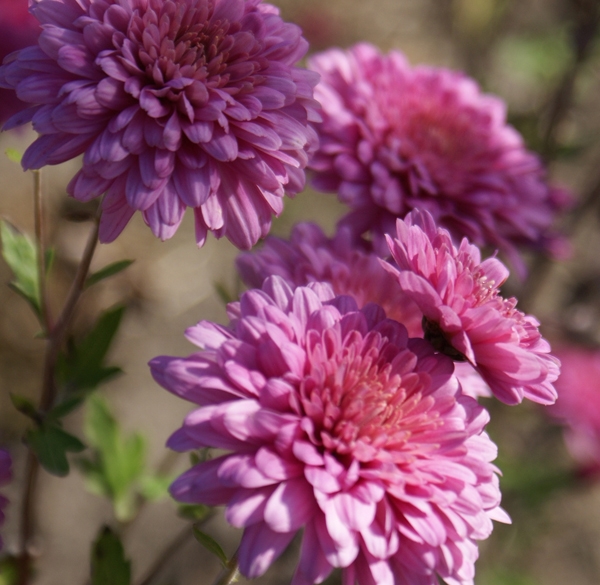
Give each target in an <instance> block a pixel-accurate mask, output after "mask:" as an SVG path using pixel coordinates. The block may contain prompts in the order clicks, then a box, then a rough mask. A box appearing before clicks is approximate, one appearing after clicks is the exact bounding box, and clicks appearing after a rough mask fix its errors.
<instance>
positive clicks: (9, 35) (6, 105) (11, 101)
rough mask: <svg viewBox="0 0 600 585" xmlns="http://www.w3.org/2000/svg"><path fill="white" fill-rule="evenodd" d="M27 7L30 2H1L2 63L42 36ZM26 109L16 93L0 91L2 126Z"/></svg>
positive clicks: (9, 0) (0, 47) (24, 0)
mask: <svg viewBox="0 0 600 585" xmlns="http://www.w3.org/2000/svg"><path fill="white" fill-rule="evenodd" d="M27 6H28V0H0V63H1V62H2V60H3V59H4V57H6V56H7V55H10V53H12V52H13V51H18V50H19V49H23V48H24V47H27V46H29V45H32V44H33V43H35V42H36V40H37V38H38V35H39V34H40V31H41V29H40V25H39V23H38V21H37V20H36V19H35V18H34V17H33V16H32V15H31V14H29V10H28V8H27ZM24 107H25V104H24V103H23V102H22V101H21V100H20V99H18V98H17V96H16V95H15V92H14V91H8V90H6V89H0V124H2V123H4V122H5V121H6V120H8V118H10V117H11V116H12V115H13V114H15V113H17V112H18V111H19V110H21V109H23V108H24Z"/></svg>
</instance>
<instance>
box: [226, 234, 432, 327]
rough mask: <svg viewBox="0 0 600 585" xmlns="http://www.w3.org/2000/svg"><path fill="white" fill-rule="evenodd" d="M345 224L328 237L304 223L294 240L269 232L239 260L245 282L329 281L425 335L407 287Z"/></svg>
mask: <svg viewBox="0 0 600 585" xmlns="http://www.w3.org/2000/svg"><path fill="white" fill-rule="evenodd" d="M349 236H350V234H349V233H348V230H346V229H341V230H338V231H337V232H336V234H335V235H334V237H333V238H328V237H327V236H326V235H325V234H324V233H323V231H322V230H321V228H319V227H318V226H317V225H315V224H311V223H299V224H296V225H295V226H294V228H293V229H292V234H291V236H290V239H289V241H287V240H283V239H281V238H276V237H273V236H269V237H268V238H267V239H266V240H265V243H264V245H263V247H262V248H261V249H260V250H254V251H252V252H245V253H243V254H240V256H239V257H238V259H237V262H236V263H237V268H238V270H239V272H240V274H241V276H242V279H243V281H244V282H245V283H246V284H247V285H248V286H250V287H252V288H260V287H261V286H262V283H263V281H264V280H265V278H267V277H268V276H274V275H277V276H281V277H282V278H284V279H285V281H286V282H287V283H288V284H289V285H290V286H292V287H297V286H305V285H307V284H309V283H310V282H327V283H329V284H331V286H332V287H333V290H334V292H335V293H336V294H338V295H350V296H352V297H353V298H354V300H355V301H356V302H357V304H358V306H359V307H363V306H364V305H366V304H367V303H376V304H378V305H380V306H381V307H382V308H383V309H384V310H385V312H386V314H387V316H388V317H389V318H390V319H394V320H396V321H399V322H400V323H402V324H403V325H404V326H405V327H406V328H407V330H408V333H409V335H410V336H411V337H422V336H423V332H422V329H421V317H422V315H421V312H420V310H419V308H418V307H417V306H416V305H415V303H414V302H413V301H412V300H411V299H410V298H409V297H408V296H407V295H406V294H404V293H403V292H402V289H401V288H400V285H399V284H398V282H397V280H396V279H395V278H394V277H393V276H392V275H390V274H389V273H388V272H387V271H386V270H385V269H384V268H383V267H382V266H381V263H380V262H379V258H378V257H377V256H376V255H375V254H372V253H369V252H368V251H367V250H366V248H365V249H363V250H360V249H359V248H358V247H357V246H356V245H355V244H353V243H352V242H351V241H350V237H349Z"/></svg>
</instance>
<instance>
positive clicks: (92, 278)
mask: <svg viewBox="0 0 600 585" xmlns="http://www.w3.org/2000/svg"><path fill="white" fill-rule="evenodd" d="M132 263H133V260H119V261H118V262H114V263H113V264H109V265H108V266H105V267H104V268H102V269H101V270H98V272H94V273H93V274H90V275H89V276H88V278H87V280H86V281H85V286H86V287H89V286H92V285H94V284H96V283H97V282H100V281H101V280H104V279H105V278H108V277H109V276H113V275H115V274H118V273H119V272H121V271H123V270H125V269H126V268H127V267H129V266H130V265H131V264H132Z"/></svg>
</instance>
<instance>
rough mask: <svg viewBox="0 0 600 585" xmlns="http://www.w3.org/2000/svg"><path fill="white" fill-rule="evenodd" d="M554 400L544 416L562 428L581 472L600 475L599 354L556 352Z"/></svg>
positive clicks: (579, 350)
mask: <svg viewBox="0 0 600 585" xmlns="http://www.w3.org/2000/svg"><path fill="white" fill-rule="evenodd" d="M556 355H557V356H558V357H559V358H560V361H561V372H560V377H559V378H558V380H557V381H556V390H557V391H558V399H557V401H556V404H553V405H552V406H550V407H549V408H548V412H549V413H550V414H551V415H552V416H553V417H554V418H556V419H557V420H559V421H560V422H561V423H562V424H564V437H565V442H566V444H567V448H568V449H569V452H570V453H571V455H572V456H573V457H574V459H575V460H576V461H578V462H579V463H580V464H581V465H582V467H583V469H584V471H588V472H590V473H594V474H599V473H600V352H599V351H598V350H589V349H583V348H577V347H563V348H559V349H558V350H557V352H556Z"/></svg>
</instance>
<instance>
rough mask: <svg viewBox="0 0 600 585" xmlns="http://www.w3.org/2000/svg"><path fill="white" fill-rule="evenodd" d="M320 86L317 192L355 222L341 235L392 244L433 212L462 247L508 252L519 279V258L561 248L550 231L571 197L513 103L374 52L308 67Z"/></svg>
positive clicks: (365, 48)
mask: <svg viewBox="0 0 600 585" xmlns="http://www.w3.org/2000/svg"><path fill="white" fill-rule="evenodd" d="M309 66H310V68H312V69H314V70H315V71H317V72H318V73H320V74H321V83H320V84H319V85H318V86H317V88H316V90H315V96H316V97H317V99H318V100H320V101H321V103H322V104H323V117H324V122H323V124H322V126H321V129H320V139H321V144H320V148H319V151H318V153H317V154H316V155H315V157H314V159H313V160H312V162H311V166H312V168H313V169H314V170H315V171H316V177H315V180H314V184H315V186H316V187H317V188H320V189H322V190H324V191H333V192H337V193H338V196H339V198H340V200H341V201H342V202H344V203H346V204H348V205H349V206H350V208H351V212H350V213H349V214H348V215H347V216H346V217H345V218H344V219H343V221H342V223H343V224H344V225H348V226H351V227H352V229H353V230H354V231H355V232H356V233H358V234H362V233H365V232H368V233H370V234H371V236H372V237H373V239H374V241H375V243H376V245H378V248H379V251H380V252H381V254H382V255H383V254H385V252H386V250H385V242H383V234H386V233H393V232H394V222H395V220H396V218H398V217H399V218H403V217H404V216H405V215H406V214H407V213H408V212H409V211H411V210H412V209H426V210H428V211H429V212H430V213H431V214H432V215H433V217H434V218H435V220H436V222H438V223H440V224H441V225H443V226H445V227H446V228H448V229H449V230H450V231H451V232H452V234H453V235H454V236H455V237H457V238H462V237H463V236H467V237H468V238H469V239H470V240H471V241H473V242H475V243H476V244H478V245H489V246H492V247H493V248H500V249H501V250H503V251H504V252H506V253H507V254H508V255H509V257H510V259H511V261H512V262H513V263H515V264H516V265H517V266H518V267H519V269H520V270H521V272H523V271H524V265H523V263H522V260H521V259H520V257H519V255H518V252H517V246H520V245H529V246H536V247H540V246H541V247H550V248H553V249H557V248H560V245H559V241H557V238H556V237H555V236H554V235H553V234H552V232H551V230H550V226H551V224H552V222H553V220H554V218H555V216H556V211H557V210H558V209H559V208H562V207H564V206H565V204H566V202H567V201H568V199H569V197H568V196H567V195H566V193H565V192H564V191H563V190H559V189H554V188H551V187H548V185H547V184H546V182H545V173H544V169H543V167H542V165H541V163H540V161H539V159H538V158H537V156H536V155H534V154H533V153H531V152H529V151H527V150H526V148H525V146H524V144H523V140H522V139H521V137H520V135H519V134H518V133H517V132H516V131H515V130H514V128H512V127H510V126H508V125H507V124H506V111H505V105H504V103H503V102H502V101H501V100H499V99H498V98H495V97H492V96H489V95H482V94H481V93H480V91H479V88H478V87H477V84H476V83H475V82H474V81H473V80H472V79H469V78H468V77H466V76H465V75H463V74H461V73H457V72H453V71H450V70H447V69H436V68H432V67H424V66H420V67H414V68H411V67H410V65H409V64H408V62H407V61H406V59H405V58H404V56H403V55H402V54H401V53H399V52H398V51H391V52H390V53H389V55H387V56H384V55H382V54H381V53H379V51H378V50H377V49H376V48H375V47H373V46H371V45H367V44H359V45H356V46H354V47H352V48H351V49H350V50H349V51H347V52H344V51H341V50H339V49H334V50H330V51H326V52H324V53H321V54H318V55H316V56H314V57H312V58H311V59H310V62H309Z"/></svg>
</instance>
